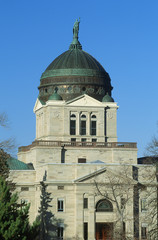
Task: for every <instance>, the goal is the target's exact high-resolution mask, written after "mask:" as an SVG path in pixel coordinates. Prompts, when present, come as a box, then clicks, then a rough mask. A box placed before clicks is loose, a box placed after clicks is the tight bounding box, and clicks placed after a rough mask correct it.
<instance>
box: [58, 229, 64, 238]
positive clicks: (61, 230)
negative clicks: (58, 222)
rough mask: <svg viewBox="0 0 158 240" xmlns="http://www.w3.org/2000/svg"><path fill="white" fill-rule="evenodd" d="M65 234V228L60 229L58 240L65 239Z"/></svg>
mask: <svg viewBox="0 0 158 240" xmlns="http://www.w3.org/2000/svg"><path fill="white" fill-rule="evenodd" d="M63 233H64V228H63V227H58V240H62V239H64V238H63V235H64V234H63Z"/></svg>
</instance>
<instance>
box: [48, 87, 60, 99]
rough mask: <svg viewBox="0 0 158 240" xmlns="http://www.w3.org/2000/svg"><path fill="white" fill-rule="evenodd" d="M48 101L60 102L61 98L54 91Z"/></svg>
mask: <svg viewBox="0 0 158 240" xmlns="http://www.w3.org/2000/svg"><path fill="white" fill-rule="evenodd" d="M48 100H57V101H59V100H62V97H61V96H60V95H59V94H58V93H57V90H56V89H55V91H54V93H53V94H52V95H50V97H49V99H48Z"/></svg>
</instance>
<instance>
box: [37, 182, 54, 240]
mask: <svg viewBox="0 0 158 240" xmlns="http://www.w3.org/2000/svg"><path fill="white" fill-rule="evenodd" d="M40 185H41V196H40V199H41V201H40V208H39V210H38V212H39V219H40V240H49V239H52V237H51V234H52V232H53V231H54V226H53V222H52V221H53V217H54V215H53V214H52V213H51V211H49V207H52V206H51V205H50V203H51V201H52V198H51V193H48V192H47V186H48V185H47V184H45V183H44V181H42V182H40Z"/></svg>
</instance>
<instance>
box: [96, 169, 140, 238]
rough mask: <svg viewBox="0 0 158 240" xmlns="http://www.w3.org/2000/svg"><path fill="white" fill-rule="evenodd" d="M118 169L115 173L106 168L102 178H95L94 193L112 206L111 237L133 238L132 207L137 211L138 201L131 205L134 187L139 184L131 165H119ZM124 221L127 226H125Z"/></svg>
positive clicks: (137, 187)
mask: <svg viewBox="0 0 158 240" xmlns="http://www.w3.org/2000/svg"><path fill="white" fill-rule="evenodd" d="M119 169H120V172H117V173H116V172H113V171H111V170H108V169H107V171H106V174H105V178H104V179H101V181H100V180H99V179H97V178H96V179H95V187H96V195H97V196H99V197H101V198H103V199H107V200H108V201H110V202H111V203H112V204H113V206H114V213H115V224H114V236H113V237H114V238H112V239H121V240H124V239H126V240H127V239H128V240H130V239H133V233H132V229H133V227H132V226H133V225H132V224H133V219H134V216H133V208H135V212H138V209H136V208H138V201H137V202H135V203H134V204H135V206H133V199H134V194H135V191H134V189H135V188H136V189H137V190H138V189H139V186H138V184H137V181H135V180H134V179H133V168H132V166H128V165H120V167H119ZM126 223H128V226H125V224H126ZM125 228H126V230H125Z"/></svg>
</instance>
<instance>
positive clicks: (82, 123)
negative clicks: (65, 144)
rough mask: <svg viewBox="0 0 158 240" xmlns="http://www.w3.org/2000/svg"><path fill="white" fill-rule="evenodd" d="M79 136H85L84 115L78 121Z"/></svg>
mask: <svg viewBox="0 0 158 240" xmlns="http://www.w3.org/2000/svg"><path fill="white" fill-rule="evenodd" d="M80 135H86V115H84V114H82V115H81V119H80Z"/></svg>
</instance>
